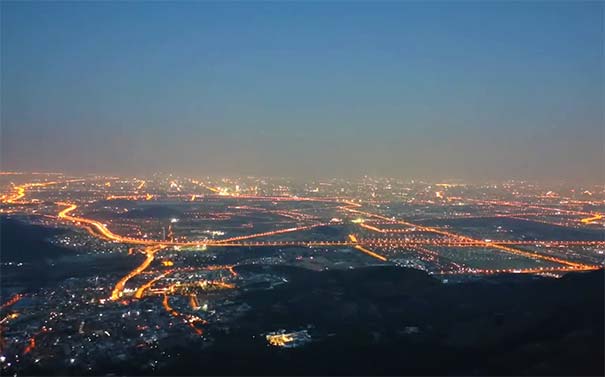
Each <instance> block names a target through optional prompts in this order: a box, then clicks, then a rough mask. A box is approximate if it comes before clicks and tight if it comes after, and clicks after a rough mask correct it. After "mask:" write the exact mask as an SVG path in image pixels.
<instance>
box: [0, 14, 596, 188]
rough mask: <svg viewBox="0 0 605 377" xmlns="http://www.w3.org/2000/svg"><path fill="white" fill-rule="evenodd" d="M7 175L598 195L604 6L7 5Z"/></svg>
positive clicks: (4, 125)
mask: <svg viewBox="0 0 605 377" xmlns="http://www.w3.org/2000/svg"><path fill="white" fill-rule="evenodd" d="M0 6H1V11H2V12H1V21H2V24H1V32H2V35H1V47H2V51H1V64H2V67H1V69H2V71H1V73H2V81H1V95H2V103H1V104H2V119H1V120H2V140H1V148H2V150H1V155H0V156H1V158H2V161H1V162H2V169H3V170H14V169H28V170H31V169H34V170H53V171H56V170H63V171H68V172H101V173H119V174H121V173H138V174H140V173H150V172H154V171H172V172H177V173H186V174H200V175H206V174H216V175H232V174H255V175H282V176H304V177H308V176H318V177H325V176H345V177H347V176H352V177H354V176H359V175H363V174H371V175H381V176H393V177H404V178H405V177H417V178H423V177H424V178H434V179H444V178H463V179H473V180H483V179H492V178H495V179H499V178H531V179H543V180H563V179H565V180H571V181H574V180H576V181H601V182H602V181H603V174H604V169H603V167H604V153H603V106H604V100H603V74H604V60H603V43H604V34H603V17H604V5H603V3H602V2H568V3H566V2H501V3H472V2H458V3H456V2H450V3H436V2H431V3H411V2H400V3H397V2H390V3H363V2H352V3H345V2H339V3H336V2H334V3H329V2H308V3H304V2H289V3H274V2H263V3H260V2H259V3H238V2H229V3H209V2H200V3H194V2H193V3H192V2H180V3H179V2H153V3H152V2H145V3H136V2H129V3H125V2H108V3H88V2H87V3H57V2H26V3H16V2H2V4H1V5H0Z"/></svg>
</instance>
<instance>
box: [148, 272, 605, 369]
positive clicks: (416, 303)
mask: <svg viewBox="0 0 605 377" xmlns="http://www.w3.org/2000/svg"><path fill="white" fill-rule="evenodd" d="M243 268H251V269H259V268H262V267H258V266H250V267H243ZM269 270H278V271H280V273H282V274H285V275H287V276H288V279H289V283H288V284H284V285H282V286H280V287H277V288H275V289H273V290H267V291H252V292H248V293H246V294H245V295H244V297H242V299H243V300H244V301H245V302H247V303H248V304H250V305H251V306H252V310H250V311H249V312H248V314H247V315H246V316H245V317H244V318H242V319H241V320H239V321H238V323H237V324H236V325H235V328H232V329H231V331H230V334H229V335H226V336H220V337H217V341H216V343H215V344H214V345H213V346H212V347H210V348H208V349H205V350H203V351H201V350H200V351H193V350H191V349H190V348H189V349H187V348H186V347H183V350H182V357H181V358H180V359H179V360H178V362H174V363H171V365H170V366H169V367H166V368H162V369H161V370H158V371H156V372H157V373H158V374H168V373H174V374H201V373H203V374H223V375H224V374H257V375H261V374H290V375H292V374H297V375H301V374H322V375H327V374H342V375H372V374H374V375H375V374H382V375H401V374H414V375H444V374H464V375H469V374H471V375H603V365H604V355H605V351H604V326H603V318H604V313H603V308H604V280H603V279H604V275H603V271H597V272H591V273H581V274H569V275H567V276H565V277H564V278H562V279H538V278H534V277H529V276H503V277H496V278H491V279H486V280H479V281H476V282H467V283H460V284H441V283H440V282H438V281H437V280H435V279H433V278H431V277H429V276H428V275H426V274H424V273H422V272H420V271H414V270H407V269H399V268H389V267H379V268H368V269H359V270H349V271H330V272H311V271H306V270H301V269H296V268H284V267H278V268H276V267H273V268H270V269H269ZM309 324H311V325H313V326H312V327H311V328H310V333H311V334H312V335H313V336H314V337H315V340H316V341H315V342H313V343H311V344H308V345H306V346H304V347H301V348H297V349H289V350H287V349H276V348H274V347H269V346H267V345H266V343H265V342H264V339H263V338H262V337H261V336H259V334H260V333H262V332H265V331H270V330H275V329H279V328H285V329H291V330H296V329H301V328H304V327H305V326H306V325H309Z"/></svg>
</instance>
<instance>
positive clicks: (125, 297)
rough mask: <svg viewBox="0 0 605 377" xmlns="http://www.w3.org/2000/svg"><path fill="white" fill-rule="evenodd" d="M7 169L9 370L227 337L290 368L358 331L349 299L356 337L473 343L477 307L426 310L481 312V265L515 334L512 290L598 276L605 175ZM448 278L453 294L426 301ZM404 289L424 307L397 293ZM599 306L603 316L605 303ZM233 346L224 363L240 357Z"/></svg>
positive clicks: (103, 366) (2, 310)
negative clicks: (596, 180) (477, 179)
mask: <svg viewBox="0 0 605 377" xmlns="http://www.w3.org/2000/svg"><path fill="white" fill-rule="evenodd" d="M0 187H1V188H2V196H1V201H2V204H1V206H0V210H1V215H2V259H1V270H2V285H1V291H0V293H1V296H2V302H1V304H2V306H1V307H0V316H1V318H0V326H1V333H0V347H1V356H0V365H1V368H2V373H3V374H9V373H13V374H14V373H16V374H37V373H39V374H44V373H48V371H53V372H54V373H57V371H59V372H60V373H65V374H106V373H116V371H117V373H120V371H123V370H125V369H123V368H124V365H131V368H135V367H132V365H134V364H136V369H131V370H130V371H131V372H132V373H151V372H158V373H159V372H167V371H173V372H174V371H175V370H174V369H167V368H173V367H174V365H175V361H176V360H181V361H179V363H180V362H182V363H184V364H183V365H185V364H186V365H192V364H193V363H195V362H196V357H199V358H201V359H204V357H208V358H210V357H215V356H216V355H217V354H220V355H222V354H221V352H226V351H223V350H225V349H230V347H232V346H231V344H233V343H237V344H238V347H244V349H245V347H250V348H249V349H248V350H250V349H252V348H254V349H255V350H256V349H259V350H261V351H258V352H260V353H262V355H261V356H259V359H258V360H262V363H265V364H263V365H264V367H263V366H262V365H261V366H259V367H258V369H256V370H255V372H257V373H270V371H271V370H270V369H268V367H267V364H270V363H277V361H275V359H273V358H272V356H270V355H272V352H279V353H280V355H281V356H280V357H281V359H279V360H281V361H280V362H281V363H283V366H282V367H283V368H287V367H288V362H292V360H290V359H288V358H289V357H290V356H287V355H288V353H289V352H290V353H291V352H305V351H304V350H307V351H306V352H311V351H309V350H310V349H313V347H317V345H321V344H325V345H329V344H332V343H331V342H334V340H333V339H334V338H338V339H340V341H341V342H345V340H347V339H348V340H350V339H349V338H346V339H345V338H342V336H344V335H342V334H343V333H347V334H351V331H350V329H349V328H347V330H343V329H342V328H341V326H344V323H347V321H348V319H347V318H349V317H351V318H354V319H355V321H357V322H356V323H359V322H360V321H361V322H364V323H367V326H368V327H367V329H364V328H360V327H358V325H355V329H356V331H360V332H363V334H361V333H360V334H357V335H355V336H358V337H357V338H355V339H357V340H350V342H349V343H355V342H360V343H362V344H364V345H365V344H383V346H382V347H385V348H389V346H388V345H389V344H391V343H389V342H396V341H399V340H394V339H395V338H393V337H396V338H397V339H400V338H401V339H405V341H406V342H408V343H406V344H408V345H409V344H412V345H414V344H415V346H412V347H411V348H416V350H415V352H421V351H420V350H421V349H423V347H428V344H432V343H431V342H432V341H433V340H431V339H435V338H437V337H441V338H440V339H444V337H445V338H446V340H447V341H446V342H445V343H447V344H448V347H449V346H452V347H454V348H455V347H465V344H466V343H473V342H475V343H474V344H479V343H480V341H478V340H476V341H473V338H474V337H478V336H479V334H477V335H472V333H473V332H475V331H479V330H481V326H483V325H481V324H479V325H477V323H475V322H474V324H472V325H468V326H472V327H475V328H474V329H473V328H464V327H460V328H457V329H456V331H455V333H454V332H447V331H449V330H443V329H445V328H453V327H452V325H451V323H449V324H448V323H441V322H438V320H434V321H433V320H432V319H429V317H430V316H431V315H432V314H431V315H429V314H427V313H428V312H431V313H434V310H438V311H439V312H440V313H441V314H444V313H446V312H448V311H451V312H450V313H451V315H452V316H458V317H459V318H463V317H464V316H466V317H469V318H470V317H472V316H474V315H479V314H478V313H474V314H473V315H470V314H468V313H466V312H464V311H463V310H462V309H460V308H459V306H460V305H458V304H459V303H465V302H467V301H469V298H468V297H466V296H465V294H464V292H473V290H474V289H479V290H480V289H483V288H477V287H481V286H478V285H477V284H478V282H479V283H480V282H483V281H484V282H490V283H489V284H488V285H490V284H491V285H494V286H495V288H493V289H495V290H497V289H501V290H502V292H501V291H498V292H499V293H496V294H495V295H492V296H491V297H488V296H490V294H487V295H486V296H485V297H484V298H481V297H482V296H474V297H475V301H477V300H479V301H483V303H484V304H485V310H486V311H488V312H490V314H489V315H490V316H492V315H493V316H494V317H493V320H494V321H495V322H497V323H501V322H502V323H504V325H502V326H504V327H502V329H501V330H502V332H503V334H504V333H508V334H516V335H515V336H517V335H519V334H517V333H515V331H517V330H515V328H516V327H517V325H512V324H511V322H510V320H508V319H506V318H509V317H513V316H514V317H515V321H516V320H519V321H521V319H519V317H518V316H517V314H516V312H515V313H512V314H511V313H508V314H507V310H513V309H510V308H511V307H517V306H519V307H520V306H523V305H527V306H526V307H525V313H529V312H531V310H532V309H531V307H532V305H533V304H532V303H524V300H525V299H515V300H513V299H511V298H510V297H509V296H511V295H516V294H517V293H515V292H523V291H524V290H525V289H526V288H525V287H526V286H527V287H534V288H535V289H536V290H537V291H539V290H540V289H542V290H550V291H548V292H550V293H549V294H547V295H545V296H544V297H546V296H548V295H550V294H551V293H552V292H553V291H552V290H553V289H554V290H555V291H556V290H557V289H560V293H561V296H558V295H555V296H557V297H559V298H562V297H564V296H563V295H564V294H568V293H569V292H568V291H567V290H568V288H565V285H564V283H565V281H567V282H568V283H569V282H573V281H574V279H576V280H577V279H583V278H584V279H585V277H586V276H593V277H594V276H597V278H596V280H595V278H593V280H592V283H591V284H593V285H594V284H596V286H597V288H598V285H599V281H600V284H601V287H600V288H599V289H601V293H602V288H603V287H602V285H603V284H602V270H603V267H604V266H605V255H604V253H605V238H604V226H605V218H604V216H605V215H604V214H605V190H604V189H603V186H602V185H601V186H594V187H592V186H591V187H588V186H587V187H581V186H575V187H574V186H570V185H563V184H561V185H551V186H545V185H542V184H534V183H531V182H521V181H509V182H491V183H485V184H467V183H464V182H459V181H448V182H424V181H418V180H399V179H388V178H372V177H364V178H363V179H359V180H355V181H354V180H344V179H330V180H316V181H307V182H305V181H300V180H291V179H286V178H258V177H235V178H220V179H219V178H212V177H199V178H191V177H179V176H175V175H171V174H163V175H160V174H157V175H153V176H149V177H111V176H95V175H87V176H69V175H65V174H61V173H21V172H3V173H2V175H1V176H0ZM595 274H596V275H595ZM599 274H600V275H599ZM402 276H403V277H402ZM599 279H600V280H599ZM335 281H338V282H340V283H342V284H340V283H339V284H336V283H335ZM578 281H580V280H578ZM343 282H346V283H347V284H349V283H350V284H362V285H361V286H360V287H361V288H359V289H358V288H351V287H347V286H346V285H343V284H344V283H343ZM557 284H560V285H561V287H563V288H556V287H558V286H557ZM578 284H580V283H578ZM582 284H585V283H582ZM461 287H467V288H468V290H467V288H464V289H462V288H461ZM498 287H500V288H498ZM503 287H508V288H503ZM511 287H512V288H511ZM534 288H532V289H534ZM443 289H450V291H449V292H450V294H447V296H448V299H447V300H441V301H440V302H441V303H440V304H439V305H437V307H438V308H437V309H435V308H428V307H427V306H426V305H427V302H428V301H430V302H437V297H442V296H444V295H445V294H444V293H442V290H443ZM490 289H492V288H490ZM507 289H509V290H508V291H507ZM569 289H571V288H569ZM504 291H505V292H504ZM452 292H456V293H452ZM494 292H496V291H494ZM311 293H312V294H313V298H310V297H308V295H310V294H311ZM469 294H470V293H469ZM483 294H485V292H483ZM390 295H395V296H393V297H396V298H397V300H399V301H398V304H397V305H395V304H392V303H390V304H388V305H385V308H386V309H385V308H383V307H381V306H380V300H379V299H376V297H379V298H382V299H386V298H385V297H391V296H390ZM399 295H403V296H401V297H403V298H401V297H400V296H399ZM498 295H500V296H498ZM507 295H509V296H507ZM537 295H538V294H537ZM574 295H575V296H578V295H579V294H578V293H577V292H576V293H574V294H572V295H571V296H574ZM580 296H581V295H580ZM580 296H578V297H580ZM597 296H598V289H597ZM352 297H354V299H353V298H352ZM541 297H542V296H541ZM578 297H576V298H575V299H576V300H580V301H582V300H584V299H583V298H581V297H580V298H578ZM591 297H592V296H591ZM602 299H603V297H602V295H601V298H600V300H601V301H602ZM310 300H311V301H313V303H311V304H310V303H309V302H310ZM393 300H395V299H393ZM401 300H403V301H401ZM405 300H408V301H409V302H408V301H405ZM492 300H494V301H498V300H500V301H502V302H507V301H506V300H512V301H511V302H514V304H511V303H510V302H509V303H508V304H502V305H501V304H499V303H498V302H492ZM528 300H529V299H528ZM569 300H571V301H573V300H574V299H573V298H570V299H569ZM395 301H396V300H395ZM404 301H405V302H407V304H408V305H409V306H414V309H401V310H403V312H405V313H407V314H401V313H402V312H397V310H399V309H393V308H395V307H396V308H399V306H398V305H403V304H402V302H404ZM530 301H531V300H530ZM571 301H570V302H571ZM582 302H584V303H586V302H585V300H584V301H582ZM599 302H600V301H599V300H598V299H597V301H596V302H591V303H592V304H596V305H598V304H599ZM448 303H449V304H448ZM474 304H476V305H478V304H477V303H474ZM389 305H390V306H389ZM457 305H458V306H457ZM498 305H501V306H502V307H499V306H498ZM536 305H538V304H536ZM570 305H571V304H570ZM494 308H496V309H494ZM498 308H500V309H498ZM492 309H494V310H492ZM423 310H424V312H423ZM600 310H601V311H600V312H598V311H597V312H596V314H595V315H597V317H592V320H595V319H596V320H597V321H598V319H599V317H598V315H601V317H600V319H601V320H602V305H601V309H600ZM390 311H394V313H390ZM395 312H396V313H395ZM376 313H380V314H376ZM484 314H485V313H484ZM584 314H585V315H588V314H586V313H584ZM294 317H295V318H296V319H293V318H294ZM458 317H457V318H458ZM530 317H531V315H529V317H528V318H527V319H526V320H527V321H530V320H531V318H530ZM367 318H370V319H367ZM473 318H474V317H473ZM490 318H491V317H490ZM533 320H534V321H539V317H535V318H534V319H533ZM574 320H577V321H582V319H581V318H576V319H574ZM431 321H433V322H431ZM378 323H380V324H381V325H378ZM387 323H388V325H386V324H387ZM515 323H516V322H515ZM486 326H487V325H486ZM523 326H526V327H531V325H530V324H525V325H523ZM601 326H602V325H601ZM442 328H443V329H442ZM486 328H487V329H489V328H490V327H489V326H488V327H486ZM439 329H441V330H439ZM440 331H441V332H440ZM498 331H500V330H498ZM519 331H521V330H519ZM387 334H388V335H387ZM393 334H396V335H393ZM444 334H447V335H444ZM490 335H491V336H493V337H494V339H492V340H491V342H492V343H493V344H495V343H498V342H499V341H500V340H501V339H502V338H497V337H499V336H500V337H504V336H505V335H496V334H495V333H494V334H491V333H490V332H489V331H485V332H482V333H481V336H482V340H481V342H483V341H484V340H485V339H489V337H490ZM593 335H595V336H600V338H599V339H601V340H602V337H603V334H602V333H601V334H600V335H599V334H593ZM347 336H351V337H352V338H351V339H353V335H347ZM506 336H508V335H506ZM343 339H345V340H343ZM359 339H363V340H359ZM381 342H382V343H381ZM410 342H411V343H410ZM465 342H466V343H465ZM597 342H598V339H597ZM458 343H462V345H460V344H458ZM488 343H489V341H488ZM492 343H490V344H492ZM246 344H248V345H246ZM334 344H340V343H334ZM452 344H454V345H452ZM444 347H445V346H444ZM336 348H337V347H336ZM391 348H392V347H391ZM594 351H595V352H597V354H598V353H599V352H601V351H602V342H601V348H600V349H598V348H597V349H596V350H594ZM254 352H256V351H254ZM265 352H269V354H266V353H265ZM410 352H411V351H410ZM427 352H428V351H427ZM435 352H439V351H438V350H436V351H435ZM448 352H449V351H448ZM204 354H207V355H208V356H204ZM223 354H224V353H223ZM443 354H448V355H450V356H448V357H451V358H452V359H455V357H454V356H451V355H452V353H451V352H450V353H447V352H444V353H443ZM210 355H212V356H210ZM267 355H269V356H267ZM284 355H286V356H284ZM410 355H412V354H411V353H410ZM391 356H393V355H389V357H391ZM601 356H602V353H601ZM240 357H242V358H243V356H242V355H240ZM334 357H335V358H338V356H334ZM344 357H345V356H343V358H344ZM395 357H396V356H395ZM586 357H587V358H588V361H587V364H590V363H592V364H591V365H590V366H589V369H587V371H588V372H593V371H594V365H595V363H596V364H598V363H599V362H600V363H601V367H602V358H601V359H600V360H599V359H598V358H597V359H594V358H592V357H589V356H586ZM284 358H285V359H284ZM412 358H413V357H412ZM201 359H200V360H201ZM303 359H304V358H303ZM134 360H136V362H135V361H134ZM231 360H232V363H233V364H232V365H231V366H229V365H221V368H223V369H222V370H223V371H226V373H232V372H233V373H235V372H234V371H236V372H237V371H238V370H237V369H229V368H236V366H238V365H239V367H241V368H243V366H242V365H243V364H241V363H243V361H242V360H240V359H237V358H235V359H231ZM238 360H239V361H238ZM288 360H290V361H288ZM448 360H449V359H448ZM198 361H199V360H198ZM199 362H201V361H199ZM409 362H410V363H412V364H413V361H409ZM444 362H445V361H444ZM447 362H451V360H450V361H447ZM187 363H189V364H187ZM207 363H210V361H207ZM221 363H222V362H221ZM238 363H240V364H241V365H240V364H238ZM258 363H259V365H260V364H261V362H260V361H259V362H258ZM412 364H410V365H412ZM504 364H505V363H504V361H503V362H502V365H504ZM498 365H499V366H489V365H482V366H481V368H483V369H477V370H475V369H472V368H471V367H469V366H468V365H467V364H464V365H461V366H460V367H459V369H457V370H458V371H459V372H460V373H463V374H464V373H475V372H477V373H479V374H481V373H484V372H492V371H493V370H497V371H502V370H503V369H501V365H500V364H498ZM214 367H215V368H216V369H210V371H212V372H214V373H220V371H221V369H219V367H218V366H216V365H215V366H214ZM425 367H426V365H425ZM225 368H226V369H225ZM263 368H267V369H263ZM410 368H411V369H410V370H411V371H413V372H417V373H418V372H419V371H421V373H422V372H426V371H428V373H431V371H433V372H437V373H439V370H433V369H430V368H429V367H427V368H425V369H422V368H421V367H420V366H413V367H410ZM414 368H417V369H414ZM490 368H496V369H490ZM498 368H500V369H498ZM587 368H588V367H587ZM590 368H593V369H590ZM241 370H242V369H240V370H239V371H240V372H241ZM276 370H278V371H279V370H281V371H283V370H287V369H276ZM305 370H306V369H304V368H302V367H300V366H299V368H298V369H297V371H298V373H305ZM405 370H408V369H405ZM306 371H309V370H306ZM324 371H326V370H325V369H324ZM327 371H328V372H330V373H339V370H338V369H330V370H327ZM359 371H363V369H360V370H359ZM397 371H398V370H397V369H387V370H385V373H386V372H397ZM546 371H549V369H546ZM562 371H563V372H565V370H564V369H563V370H562ZM573 371H575V372H582V369H574V370H573ZM177 372H178V371H177ZM203 372H204V370H197V373H198V374H201V373H203ZM378 372H380V370H378ZM512 372H518V370H512ZM540 372H541V370H539V369H530V370H529V371H527V373H540ZM193 373H196V372H193Z"/></svg>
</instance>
